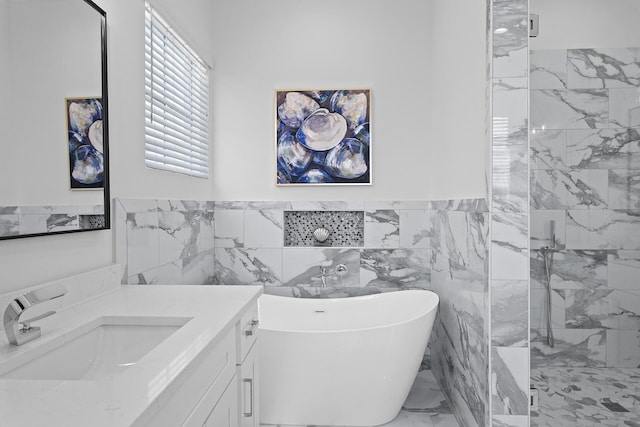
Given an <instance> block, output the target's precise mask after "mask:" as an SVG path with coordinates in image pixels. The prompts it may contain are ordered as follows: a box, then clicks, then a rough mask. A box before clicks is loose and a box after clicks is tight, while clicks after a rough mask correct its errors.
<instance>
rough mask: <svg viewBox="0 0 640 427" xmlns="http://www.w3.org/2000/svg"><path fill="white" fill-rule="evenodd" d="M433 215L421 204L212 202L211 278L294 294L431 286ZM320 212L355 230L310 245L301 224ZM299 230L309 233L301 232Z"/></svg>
mask: <svg viewBox="0 0 640 427" xmlns="http://www.w3.org/2000/svg"><path fill="white" fill-rule="evenodd" d="M431 212H432V206H431V204H430V203H429V202H426V201H366V202H365V201H360V202H358V201H351V202H266V203H265V202H216V203H215V214H214V215H215V222H216V227H215V229H216V232H215V280H214V281H215V283H218V284H263V285H264V286H265V292H267V293H272V294H277V295H287V296H297V297H343V296H355V295H363V294H369V293H377V292H384V291H389V290H397V289H414V288H424V289H429V288H430V273H431V268H430V259H431V250H430V248H431V243H430V218H431ZM323 213H326V214H327V215H330V216H332V217H335V218H334V219H336V220H337V221H339V220H340V219H341V218H342V219H345V218H351V220H352V221H347V222H345V223H344V224H345V225H348V224H347V223H349V224H351V223H352V225H353V227H351V228H356V229H355V230H352V232H348V233H346V234H345V233H342V234H345V236H347V237H346V238H344V239H342V240H344V242H343V244H342V245H341V246H333V245H332V246H310V245H309V244H308V243H309V241H311V239H312V233H313V230H312V228H313V227H301V226H300V224H301V221H302V222H308V221H311V222H313V221H314V220H315V219H317V218H316V217H317V216H322V214H323ZM341 213H343V214H342V215H341ZM356 213H358V215H356ZM292 214H295V215H294V216H295V218H296V221H294V222H292V221H291V215H292ZM354 215H356V216H354ZM285 217H286V218H287V219H288V222H286V225H287V227H288V229H286V230H285ZM358 217H359V218H363V219H364V223H363V224H362V220H361V219H360V220H358ZM360 227H363V229H364V233H363V235H361V234H360V233H362V229H361V228H360ZM304 230H307V234H308V235H307V236H303V235H300V233H302V232H304ZM337 234H338V233H337V232H336V235H337ZM294 235H295V236H294ZM283 236H285V238H284V241H283ZM292 236H294V237H295V238H293V237H292ZM338 237H339V236H338ZM339 264H344V265H346V266H347V274H346V275H344V276H339V275H337V274H335V267H336V266H337V265H339ZM323 267H324V268H325V271H326V275H325V281H326V285H327V286H326V288H325V289H322V286H321V285H322V273H321V269H322V268H323Z"/></svg>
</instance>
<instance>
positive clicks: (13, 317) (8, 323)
mask: <svg viewBox="0 0 640 427" xmlns="http://www.w3.org/2000/svg"><path fill="white" fill-rule="evenodd" d="M66 293H67V290H66V289H65V288H64V286H62V285H52V286H47V287H46V288H41V289H35V290H33V291H29V292H25V293H24V294H22V295H20V296H19V297H17V298H15V299H13V300H12V301H11V302H10V303H9V305H8V306H7V308H6V309H5V311H4V316H3V320H4V331H5V332H6V333H7V338H9V343H10V344H12V345H22V344H25V343H28V342H29V341H33V340H34V339H36V338H38V337H39V336H40V334H41V332H40V327H38V326H31V323H32V322H35V321H36V320H40V319H44V318H45V317H49V316H51V315H52V314H54V313H55V311H48V312H46V313H43V314H41V315H39V316H36V317H33V318H31V319H27V320H20V316H22V314H23V313H24V312H25V311H26V310H27V309H29V308H31V307H33V306H35V305H38V304H41V303H44V302H46V301H51V300H52V299H56V298H60V297H62V296H64V295H66Z"/></svg>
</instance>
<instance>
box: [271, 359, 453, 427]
mask: <svg viewBox="0 0 640 427" xmlns="http://www.w3.org/2000/svg"><path fill="white" fill-rule="evenodd" d="M263 425H264V424H263ZM269 427H276V426H269ZM278 427H279V426H278ZM282 427H285V426H282ZM286 427H320V426H286ZM383 427H459V425H458V422H457V421H456V419H455V417H454V416H453V414H452V413H451V409H450V408H449V405H448V403H447V402H446V400H445V398H444V395H443V394H442V391H440V386H438V383H437V382H436V380H435V378H434V377H433V374H432V373H431V371H429V370H424V371H420V372H419V373H418V376H417V377H416V380H415V382H414V383H413V387H412V388H411V391H410V392H409V396H408V397H407V400H406V401H405V403H404V406H403V407H402V410H401V411H400V413H399V414H398V416H397V417H396V418H395V419H394V420H393V421H391V422H390V423H387V424H384V426H383Z"/></svg>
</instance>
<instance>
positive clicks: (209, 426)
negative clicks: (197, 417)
mask: <svg viewBox="0 0 640 427" xmlns="http://www.w3.org/2000/svg"><path fill="white" fill-rule="evenodd" d="M202 427H238V381H237V380H236V378H235V377H234V378H233V381H231V383H229V386H228V387H227V389H226V390H225V392H224V393H223V394H222V397H221V398H220V400H218V402H217V403H216V406H215V407H214V408H213V410H212V411H211V413H210V414H209V416H208V417H207V421H206V422H205V423H204V424H203V426H202Z"/></svg>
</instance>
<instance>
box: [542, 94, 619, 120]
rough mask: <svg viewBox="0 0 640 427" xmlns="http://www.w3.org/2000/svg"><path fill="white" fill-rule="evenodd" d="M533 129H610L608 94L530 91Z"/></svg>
mask: <svg viewBox="0 0 640 427" xmlns="http://www.w3.org/2000/svg"><path fill="white" fill-rule="evenodd" d="M530 99H531V126H532V128H534V129H597V128H606V127H609V92H608V91H607V90H604V89H574V90H561V89H551V90H549V89H534V90H531V91H530Z"/></svg>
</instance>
